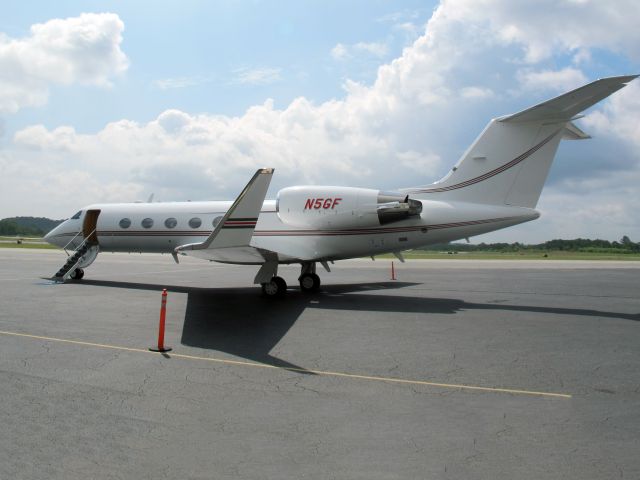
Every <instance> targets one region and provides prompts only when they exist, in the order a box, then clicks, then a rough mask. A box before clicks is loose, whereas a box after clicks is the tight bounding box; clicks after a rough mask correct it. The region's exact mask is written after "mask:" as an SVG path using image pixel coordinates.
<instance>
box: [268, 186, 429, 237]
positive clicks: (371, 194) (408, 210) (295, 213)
mask: <svg viewBox="0 0 640 480" xmlns="http://www.w3.org/2000/svg"><path fill="white" fill-rule="evenodd" d="M276 205H277V206H276V210H277V212H278V216H279V217H280V220H282V221H283V222H284V223H286V224H288V225H291V226H294V227H303V228H351V227H376V226H380V225H383V224H385V223H390V222H396V221H399V220H404V219H406V218H409V217H411V216H417V215H420V212H422V203H420V202H419V201H417V200H412V199H409V196H408V195H402V194H400V193H395V192H390V193H387V192H381V191H380V190H372V189H369V188H353V187H320V186H299V187H288V188H284V189H282V190H280V191H279V192H278V200H277V204H276Z"/></svg>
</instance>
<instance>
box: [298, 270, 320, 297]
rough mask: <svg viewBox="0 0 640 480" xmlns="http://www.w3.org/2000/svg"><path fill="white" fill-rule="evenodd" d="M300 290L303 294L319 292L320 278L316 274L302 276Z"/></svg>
mask: <svg viewBox="0 0 640 480" xmlns="http://www.w3.org/2000/svg"><path fill="white" fill-rule="evenodd" d="M299 280H300V290H302V291H303V292H309V293H311V292H317V291H318V290H320V277H319V276H318V275H316V274H315V273H305V274H303V275H300V279H299Z"/></svg>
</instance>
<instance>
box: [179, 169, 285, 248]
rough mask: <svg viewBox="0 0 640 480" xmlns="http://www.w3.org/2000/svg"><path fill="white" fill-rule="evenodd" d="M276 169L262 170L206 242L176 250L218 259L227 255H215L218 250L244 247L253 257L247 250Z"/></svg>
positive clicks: (191, 244)
mask: <svg viewBox="0 0 640 480" xmlns="http://www.w3.org/2000/svg"><path fill="white" fill-rule="evenodd" d="M273 170H274V169H273V168H261V169H259V170H258V171H257V172H256V173H255V175H254V176H253V178H251V180H250V181H249V183H248V184H247V186H246V187H244V190H242V192H241V193H240V195H238V198H236V201H235V202H233V205H231V208H229V210H228V211H227V213H226V214H225V215H224V216H223V217H222V219H221V220H220V222H219V223H218V225H217V226H216V227H215V228H214V230H213V232H211V235H209V237H208V238H207V239H206V240H205V241H204V242H201V243H190V244H187V245H181V246H179V247H176V249H175V252H176V253H183V254H186V255H193V256H196V257H202V258H210V259H214V258H216V257H217V256H224V254H222V252H220V253H221V255H214V254H213V251H215V250H223V249H229V250H233V251H236V250H238V247H242V248H240V250H243V249H245V250H251V255H255V252H254V251H253V250H254V249H252V248H245V247H249V243H250V242H251V237H252V236H253V232H254V230H255V228H256V224H257V222H258V216H259V215H260V210H261V209H262V204H263V202H264V197H265V196H266V195H267V190H268V189H269V184H270V183H271V177H272V176H273ZM205 251H206V252H205ZM229 253H230V252H229Z"/></svg>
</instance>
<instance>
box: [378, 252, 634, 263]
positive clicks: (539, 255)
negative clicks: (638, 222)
mask: <svg viewBox="0 0 640 480" xmlns="http://www.w3.org/2000/svg"><path fill="white" fill-rule="evenodd" d="M545 255H546V257H545ZM403 256H404V257H405V258H407V259H425V260H433V259H447V260H621V261H640V254H636V253H599V252H567V251H561V250H558V251H548V252H543V251H536V250H533V251H521V252H504V253H500V252H458V253H452V254H449V253H447V252H429V251H424V250H412V251H409V252H403ZM376 258H391V259H393V258H395V257H394V256H393V255H380V256H376Z"/></svg>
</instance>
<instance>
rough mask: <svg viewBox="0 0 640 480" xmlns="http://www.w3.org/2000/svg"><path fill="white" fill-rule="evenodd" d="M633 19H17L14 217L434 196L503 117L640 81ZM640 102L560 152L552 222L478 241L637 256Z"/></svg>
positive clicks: (632, 14) (0, 95) (523, 15)
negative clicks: (133, 204)
mask: <svg viewBox="0 0 640 480" xmlns="http://www.w3.org/2000/svg"><path fill="white" fill-rule="evenodd" d="M620 11H624V12H626V14H625V15H620V14H619V12H620ZM637 18H640V6H639V5H638V4H637V2H633V1H630V0H629V1H627V0H620V1H619V2H615V4H613V3H612V4H605V3H603V2H595V1H592V0H583V1H580V2H576V1H572V0H564V1H563V0H553V1H551V0H541V1H540V2H535V3H532V2H525V1H522V2H518V1H513V0H511V1H507V0H457V1H442V2H424V1H421V2H418V1H394V2H391V1H350V2H328V1H322V2H320V1H318V2H297V1H281V2H262V1H251V2H231V1H225V2H205V1H182V2H179V3H172V4H162V5H161V6H160V7H159V6H158V2H142V1H140V2H86V1H85V2H76V1H61V2H30V3H27V4H25V3H24V2H8V3H6V4H5V5H4V9H3V15H2V17H1V18H0V167H2V171H3V175H2V177H0V217H6V216H12V215H46V216H50V217H56V218H62V217H65V216H68V215H69V212H71V211H74V210H76V209H77V208H78V207H80V206H82V205H84V204H88V203H92V202H104V201H131V200H135V199H141V198H146V197H147V196H148V195H149V194H150V193H152V192H153V193H155V196H156V198H157V199H161V200H184V199H193V200H195V199H217V198H233V197H234V196H235V194H236V192H237V190H238V189H239V188H241V187H242V185H243V184H244V182H245V181H246V178H248V176H249V175H250V173H251V172H252V171H253V169H255V168H256V167H260V166H275V167H276V172H277V173H276V176H275V178H274V182H273V185H272V189H271V190H270V196H272V197H273V196H275V194H276V193H277V190H278V189H279V188H282V187H284V186H287V185H291V184H301V183H314V184H340V185H354V186H355V185H357V186H370V187H380V188H385V189H389V188H398V187H405V186H411V185H417V184H427V183H430V182H432V181H434V180H437V179H438V178H440V177H441V176H442V175H443V174H444V173H445V172H446V171H447V170H448V169H449V168H450V167H451V166H452V165H453V164H454V163H455V161H456V160H457V159H458V157H459V156H460V155H461V153H462V152H463V151H464V150H465V149H466V147H467V146H468V145H469V144H470V143H471V142H472V141H473V139H474V138H475V137H476V136H477V134H478V133H479V132H480V131H481V130H482V128H483V127H484V125H485V124H486V122H487V121H488V120H489V119H490V118H491V117H495V116H498V115H502V114H506V113H512V112H515V111H518V110H521V109H523V108H526V107H528V106H530V105H533V104H535V103H538V102H540V101H543V100H546V99H548V98H550V97H553V96H555V95H558V94H560V93H563V92H564V91H566V90H568V89H571V88H575V87H578V86H580V85H582V84H584V83H587V82H588V81H591V80H594V79H596V78H600V77H604V76H610V75H620V74H627V73H640V33H638V28H637V25H636V20H637ZM636 83H640V82H636ZM639 93H640V87H639V86H637V85H635V84H632V85H630V86H629V87H627V88H625V89H624V90H623V91H622V92H619V93H618V94H616V95H615V96H614V97H612V98H611V99H610V100H607V101H606V102H603V103H602V104H601V105H599V106H598V107H597V108H596V109H594V110H592V111H591V112H588V113H589V115H587V117H586V118H585V119H584V120H582V121H581V127H582V128H583V129H585V130H586V131H588V132H589V133H591V134H592V135H593V136H594V139H593V140H589V141H586V142H564V143H563V144H562V145H561V147H560V150H559V152H558V156H557V159H556V162H555V164H554V167H553V169H552V171H551V174H550V178H549V180H548V183H547V187H546V188H545V190H544V191H543V195H542V198H541V201H540V204H539V206H538V208H539V209H540V210H541V211H542V214H543V216H542V218H541V220H539V221H537V222H533V223H531V224H528V225H524V226H520V227H517V228H514V229H510V230H507V231H505V232H502V233H496V234H492V235H489V236H484V237H481V238H478V239H476V240H477V241H483V240H484V241H497V240H505V241H516V240H517V241H524V242H534V241H543V240H546V239H550V238H558V237H563V238H569V237H576V236H589V237H592V238H595V237H600V238H608V239H611V240H613V239H618V238H620V237H621V236H622V235H624V234H626V235H630V236H631V237H632V239H633V238H635V239H636V240H640V221H639V220H638V217H637V215H636V213H635V212H636V210H637V207H638V203H639V201H640V194H639V193H638V189H637V187H636V185H637V184H638V181H639V180H640V157H639V155H638V153H636V152H637V151H638V147H640V127H638V124H640V122H639V120H640V100H638V96H639ZM70 192H72V194H70ZM16 198H19V199H21V200H20V201H19V202H17V201H15V199H16Z"/></svg>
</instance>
